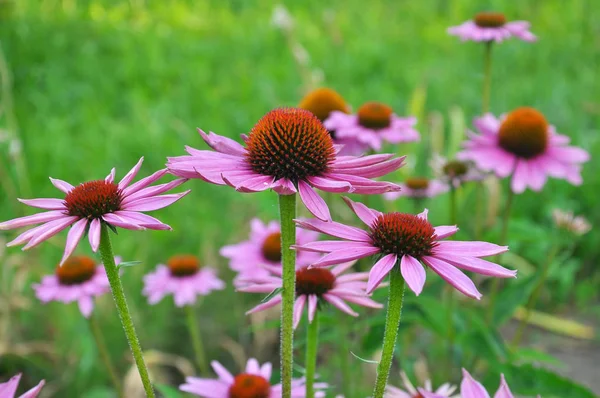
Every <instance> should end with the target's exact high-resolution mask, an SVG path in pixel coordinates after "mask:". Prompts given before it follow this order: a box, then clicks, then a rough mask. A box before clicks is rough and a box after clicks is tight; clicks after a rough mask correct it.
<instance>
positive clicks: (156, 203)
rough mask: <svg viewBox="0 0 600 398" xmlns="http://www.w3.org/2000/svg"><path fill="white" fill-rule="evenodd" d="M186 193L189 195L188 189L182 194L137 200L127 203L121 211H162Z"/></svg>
mask: <svg viewBox="0 0 600 398" xmlns="http://www.w3.org/2000/svg"><path fill="white" fill-rule="evenodd" d="M188 193H190V190H189V189H188V190H187V191H185V192H182V193H174V194H168V195H159V196H153V197H150V198H142V199H138V200H135V201H133V202H131V203H128V204H127V205H126V206H123V210H129V211H152V210H158V209H162V208H163V207H167V206H170V205H172V204H173V203H175V202H177V201H178V200H179V199H181V198H183V197H184V196H185V195H187V194H188Z"/></svg>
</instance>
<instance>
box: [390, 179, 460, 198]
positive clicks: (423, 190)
mask: <svg viewBox="0 0 600 398" xmlns="http://www.w3.org/2000/svg"><path fill="white" fill-rule="evenodd" d="M398 185H399V186H400V188H402V189H401V190H400V191H398V192H387V193H384V194H383V197H384V198H386V199H387V200H396V199H398V198H399V197H401V196H406V197H409V198H433V197H434V196H438V195H441V194H443V193H446V192H448V190H449V189H450V187H448V184H446V183H444V182H442V181H438V180H428V179H427V178H421V177H412V178H407V179H406V181H405V182H404V184H398Z"/></svg>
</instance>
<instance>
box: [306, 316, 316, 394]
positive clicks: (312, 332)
mask: <svg viewBox="0 0 600 398" xmlns="http://www.w3.org/2000/svg"><path fill="white" fill-rule="evenodd" d="M318 346H319V311H316V312H315V317H314V319H313V321H312V322H309V323H308V326H307V328H306V364H305V366H306V398H314V396H315V388H314V381H315V370H316V368H317V347H318Z"/></svg>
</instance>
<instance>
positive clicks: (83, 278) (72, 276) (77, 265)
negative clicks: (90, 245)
mask: <svg viewBox="0 0 600 398" xmlns="http://www.w3.org/2000/svg"><path fill="white" fill-rule="evenodd" d="M95 274H96V262H95V261H94V260H93V259H92V258H90V257H87V256H71V257H69V258H67V260H66V261H65V262H64V263H63V265H62V266H60V265H59V266H57V267H56V277H57V278H58V282H59V283H60V284H61V285H79V284H82V283H83V282H87V281H89V280H90V279H92V277H93V276H94V275H95Z"/></svg>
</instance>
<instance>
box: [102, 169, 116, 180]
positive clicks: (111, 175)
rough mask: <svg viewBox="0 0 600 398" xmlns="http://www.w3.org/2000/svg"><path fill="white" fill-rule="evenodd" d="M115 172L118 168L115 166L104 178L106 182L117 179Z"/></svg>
mask: <svg viewBox="0 0 600 398" xmlns="http://www.w3.org/2000/svg"><path fill="white" fill-rule="evenodd" d="M115 172H116V170H115V168H114V167H113V168H112V169H111V170H110V174H109V175H107V176H106V178H105V179H104V181H106V182H110V183H112V182H113V181H115Z"/></svg>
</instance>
